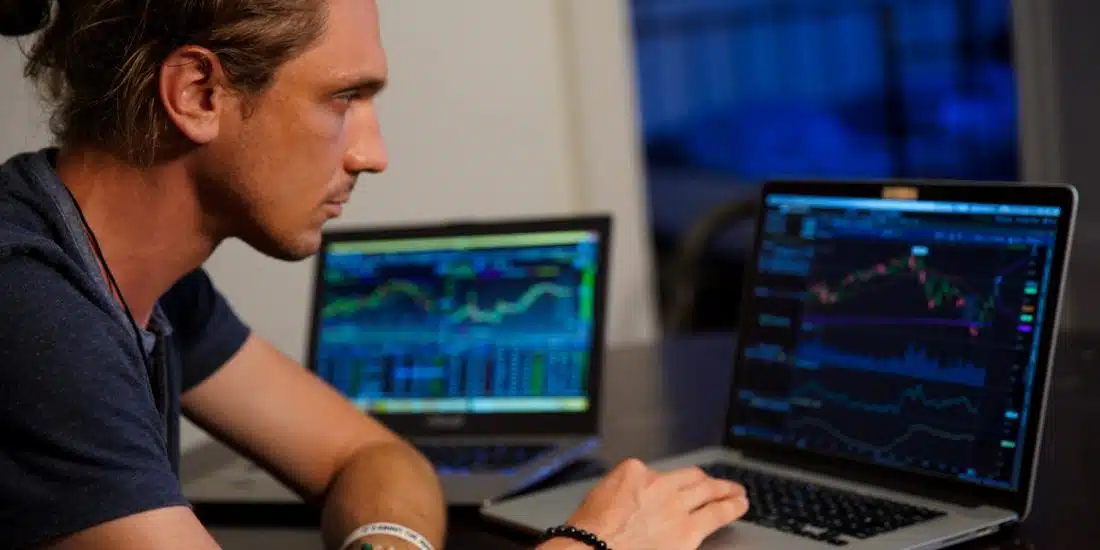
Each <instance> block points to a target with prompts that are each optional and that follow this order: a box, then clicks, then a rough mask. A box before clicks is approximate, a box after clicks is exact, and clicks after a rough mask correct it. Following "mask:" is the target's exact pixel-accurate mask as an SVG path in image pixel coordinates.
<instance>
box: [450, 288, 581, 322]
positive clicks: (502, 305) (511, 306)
mask: <svg viewBox="0 0 1100 550" xmlns="http://www.w3.org/2000/svg"><path fill="white" fill-rule="evenodd" d="M543 296H551V297H554V298H563V299H564V298H571V297H572V296H573V289H572V288H569V287H567V286H562V285H559V284H556V283H538V284H536V285H533V286H531V288H529V289H527V292H524V293H523V295H522V296H520V297H519V299H517V300H516V301H514V302H508V301H504V300H501V301H498V302H497V303H496V304H494V305H493V306H492V307H491V308H490V309H482V307H481V305H479V303H478V295H477V293H476V292H470V293H468V294H467V295H466V304H465V305H464V306H462V307H460V308H459V309H457V310H456V311H455V312H454V313H452V314H451V316H450V317H451V320H452V321H454V322H458V323H461V322H465V321H472V322H474V323H485V324H499V323H501V322H503V321H504V320H505V318H506V317H508V316H510V315H519V314H522V313H524V312H526V311H527V310H529V309H531V307H532V306H533V305H535V302H537V301H538V300H539V299H540V298H542V297H543Z"/></svg>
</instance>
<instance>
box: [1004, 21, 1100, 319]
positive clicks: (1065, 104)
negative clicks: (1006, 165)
mask: <svg viewBox="0 0 1100 550" xmlns="http://www.w3.org/2000/svg"><path fill="white" fill-rule="evenodd" d="M1015 10H1016V14H1015V16H1016V17H1015V21H1016V24H1017V26H1018V28H1019V30H1018V35H1019V36H1018V40H1019V43H1018V44H1017V56H1018V61H1017V63H1018V64H1019V66H1020V87H1021V89H1020V92H1021V96H1022V106H1021V107H1022V110H1021V123H1022V125H1023V128H1022V135H1021V137H1022V141H1023V148H1024V157H1025V158H1024V170H1025V174H1026V176H1027V179H1029V180H1032V181H1060V182H1069V183H1072V184H1073V185H1075V186H1076V187H1077V189H1078V192H1079V193H1080V205H1079V216H1078V222H1077V230H1076V234H1075V239H1074V242H1073V249H1072V257H1071V262H1070V269H1069V282H1068V292H1067V294H1066V296H1065V298H1064V300H1065V305H1066V307H1065V310H1064V314H1063V328H1066V329H1070V330H1073V331H1075V332H1083V333H1089V334H1100V308H1097V307H1096V303H1095V302H1096V295H1097V293H1096V289H1095V287H1096V281H1097V280H1098V279H1100V255H1097V251H1098V250H1100V162H1097V158H1098V157H1097V152H1100V66H1098V65H1097V60H1098V59H1100V35H1097V34H1096V29H1095V22H1096V21H1097V20H1100V4H1097V3H1095V2H1079V1H1076V0H1053V1H1035V0H1017V1H1016V2H1015Z"/></svg>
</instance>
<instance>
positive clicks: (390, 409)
mask: <svg viewBox="0 0 1100 550" xmlns="http://www.w3.org/2000/svg"><path fill="white" fill-rule="evenodd" d="M611 225H612V224H611V220H610V218H609V217H607V216H603V215H596V216H585V217H572V218H567V219H566V218H555V219H539V220H529V221H492V222H484V223H472V224H461V225H440V226H421V227H402V228H386V229H374V230H366V231H362V230H340V231H329V232H327V233H326V234H325V236H324V240H323V245H322V251H321V254H320V255H319V257H318V261H317V264H316V265H317V268H316V276H315V293H314V300H313V307H312V322H311V330H310V343H309V361H308V364H309V366H310V368H311V369H312V370H313V371H314V372H315V373H316V375H317V376H319V377H320V378H321V379H323V380H325V381H326V382H327V383H329V384H330V385H332V386H333V387H334V388H336V389H338V390H339V391H340V392H341V393H342V394H343V395H344V396H345V397H347V398H348V399H349V400H351V401H352V402H353V403H354V404H355V405H356V406H357V407H359V408H360V409H362V410H363V411H364V413H366V414H370V415H372V416H373V417H374V418H376V419H378V420H379V421H381V422H382V423H383V424H385V425H386V426H387V427H389V428H390V429H392V430H394V431H395V432H396V433H398V434H400V435H401V436H403V437H404V438H406V439H408V440H409V441H410V442H411V443H413V444H414V445H415V446H416V447H418V448H419V450H420V451H421V452H423V453H424V455H425V456H426V457H427V458H428V459H429V460H430V461H431V462H432V463H433V465H434V466H435V468H436V471H437V472H438V474H439V475H440V478H441V481H442V485H443V490H444V494H445V496H446V499H447V501H448V503H450V504H456V505H464V504H466V505H480V504H482V503H484V502H485V501H487V500H489V499H493V498H497V497H500V496H502V495H506V494H511V493H513V492H517V491H522V490H524V489H526V488H528V487H530V486H532V485H534V484H536V483H538V482H540V481H542V480H544V479H546V478H547V477H549V476H551V475H553V474H555V473H557V472H559V471H560V470H562V469H564V468H565V467H567V466H569V465H571V464H575V463H576V462H578V461H579V460H581V459H583V458H584V457H586V456H588V455H589V454H591V453H592V452H593V451H594V450H595V449H596V447H597V445H598V415H597V412H598V410H599V402H600V393H599V384H600V376H601V372H602V363H603V359H604V357H603V355H604V328H605V327H604V325H605V299H606V286H607V277H608V261H609V250H608V248H609V247H610V243H611ZM241 462H242V463H241V464H238V466H237V467H236V468H235V469H232V468H231V469H230V470H229V471H228V472H225V471H223V472H220V473H218V472H215V473H213V474H211V475H208V476H205V477H200V478H199V479H197V480H195V481H193V482H191V483H190V484H188V485H187V486H186V487H185V493H186V494H187V496H188V497H189V498H191V499H192V500H201V501H204V502H209V501H211V499H213V500H216V501H217V500H241V499H242V497H243V498H244V499H246V500H257V499H258V500H263V501H265V502H272V501H275V502H278V501H282V500H289V499H293V500H297V497H296V496H295V495H294V494H293V493H290V492H289V491H288V490H287V489H286V488H285V487H282V486H281V485H280V484H277V483H276V482H274V480H273V479H272V478H268V477H266V474H264V473H263V472H262V471H260V470H259V469H258V468H257V467H256V466H253V465H251V464H250V463H248V462H247V461H243V459H242V461H241ZM248 472H251V474H248ZM245 475H253V476H256V475H258V476H263V477H264V478H265V480H267V481H265V482H264V483H260V484H257V483H248V482H242V481H241V479H240V478H241V477H243V476H245Z"/></svg>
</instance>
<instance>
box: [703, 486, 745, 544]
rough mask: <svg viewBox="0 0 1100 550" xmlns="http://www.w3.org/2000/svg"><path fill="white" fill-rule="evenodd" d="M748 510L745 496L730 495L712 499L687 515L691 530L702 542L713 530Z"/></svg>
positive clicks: (725, 524)
mask: <svg viewBox="0 0 1100 550" xmlns="http://www.w3.org/2000/svg"><path fill="white" fill-rule="evenodd" d="M748 511H749V501H748V499H747V498H745V497H731V498H725V499H722V500H715V501H712V502H711V503H710V504H706V505H704V506H703V507H701V508H699V509H697V510H695V511H694V512H692V513H691V515H690V516H689V519H688V521H689V522H690V524H691V527H690V528H691V531H692V533H693V534H694V535H695V537H696V540H698V541H699V542H702V541H703V540H704V539H706V538H707V537H709V536H710V535H711V534H713V533H714V532H715V531H717V530H719V529H721V528H723V527H725V526H727V525H729V524H731V523H733V522H735V521H737V520H738V519H741V516H744V515H745V513H746V512H748Z"/></svg>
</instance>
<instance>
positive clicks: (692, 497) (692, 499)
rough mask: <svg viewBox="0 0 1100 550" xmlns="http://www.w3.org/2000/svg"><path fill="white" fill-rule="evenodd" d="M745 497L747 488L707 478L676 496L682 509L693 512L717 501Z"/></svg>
mask: <svg viewBox="0 0 1100 550" xmlns="http://www.w3.org/2000/svg"><path fill="white" fill-rule="evenodd" d="M743 496H745V488H744V487H742V486H740V485H738V484H736V483H733V482H731V481H726V480H723V479H711V478H706V479H704V480H703V481H701V482H699V483H696V484H695V485H692V486H689V487H685V488H684V489H683V490H681V491H680V493H679V494H677V496H676V500H677V502H678V503H679V505H680V509H681V510H683V511H685V512H692V511H694V510H696V509H698V508H701V507H703V506H706V505H707V504H710V503H711V502H714V501H717V500H724V499H729V498H736V497H743Z"/></svg>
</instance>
